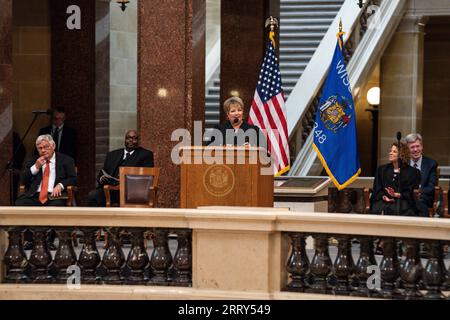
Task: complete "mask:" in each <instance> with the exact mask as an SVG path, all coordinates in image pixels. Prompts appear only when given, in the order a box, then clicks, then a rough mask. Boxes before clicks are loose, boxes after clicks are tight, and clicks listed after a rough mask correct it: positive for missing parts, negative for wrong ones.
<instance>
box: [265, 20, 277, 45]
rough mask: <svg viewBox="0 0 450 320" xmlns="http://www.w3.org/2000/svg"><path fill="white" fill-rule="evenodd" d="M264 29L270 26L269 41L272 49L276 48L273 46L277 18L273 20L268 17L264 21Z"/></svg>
mask: <svg viewBox="0 0 450 320" xmlns="http://www.w3.org/2000/svg"><path fill="white" fill-rule="evenodd" d="M265 26H266V28H267V27H268V26H270V32H269V39H270V41H272V44H273V47H274V48H275V47H276V44H275V26H277V27H278V20H277V18H274V17H273V16H270V17H269V18H267V19H266V24H265Z"/></svg>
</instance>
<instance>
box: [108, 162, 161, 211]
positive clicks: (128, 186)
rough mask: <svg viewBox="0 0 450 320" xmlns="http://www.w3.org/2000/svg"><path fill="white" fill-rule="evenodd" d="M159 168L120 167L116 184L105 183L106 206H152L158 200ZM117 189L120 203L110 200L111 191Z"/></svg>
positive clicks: (154, 205)
mask: <svg viewBox="0 0 450 320" xmlns="http://www.w3.org/2000/svg"><path fill="white" fill-rule="evenodd" d="M160 170H161V168H148V167H120V169H119V181H120V184H119V185H117V186H112V185H105V186H103V191H104V192H105V198H106V206H107V207H118V206H119V205H120V207H134V208H154V207H156V204H157V202H158V193H157V190H158V179H159V172H160ZM113 190H115V191H119V193H120V203H112V202H111V191H113Z"/></svg>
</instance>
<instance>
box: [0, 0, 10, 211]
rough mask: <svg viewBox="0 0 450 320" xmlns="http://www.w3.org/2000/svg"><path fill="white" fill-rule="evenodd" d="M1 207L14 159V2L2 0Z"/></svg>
mask: <svg viewBox="0 0 450 320" xmlns="http://www.w3.org/2000/svg"><path fill="white" fill-rule="evenodd" d="M0 8H1V10H0V205H2V206H4V205H8V204H9V176H8V174H7V172H6V171H5V168H6V165H7V162H8V160H9V159H10V158H11V157H12V0H0Z"/></svg>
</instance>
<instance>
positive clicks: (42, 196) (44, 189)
mask: <svg viewBox="0 0 450 320" xmlns="http://www.w3.org/2000/svg"><path fill="white" fill-rule="evenodd" d="M49 177H50V161H48V160H47V162H46V166H45V169H44V176H43V177H42V184H41V192H40V193H39V201H40V202H41V203H42V204H44V203H46V202H47V200H48V179H49Z"/></svg>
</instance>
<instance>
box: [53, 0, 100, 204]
mask: <svg viewBox="0 0 450 320" xmlns="http://www.w3.org/2000/svg"><path fill="white" fill-rule="evenodd" d="M50 3H51V6H50V8H51V9H50V10H51V21H52V22H51V26H52V44H51V46H52V105H61V106H63V107H65V109H66V116H67V125H68V126H72V127H75V128H76V129H77V131H78V159H77V162H76V165H77V167H78V173H79V175H78V185H79V194H78V197H77V198H78V199H80V200H79V202H81V204H83V202H84V200H85V199H86V198H87V193H88V192H89V190H91V189H93V188H94V187H95V148H94V146H95V126H96V125H95V1H91V0H79V1H76V2H74V1H71V0H51V2H50ZM72 4H77V5H78V6H79V7H80V9H81V13H82V19H81V30H69V29H68V28H67V27H66V19H67V17H68V15H67V14H66V10H67V7H68V6H70V5H72Z"/></svg>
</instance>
